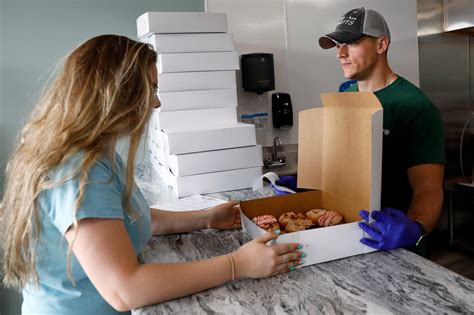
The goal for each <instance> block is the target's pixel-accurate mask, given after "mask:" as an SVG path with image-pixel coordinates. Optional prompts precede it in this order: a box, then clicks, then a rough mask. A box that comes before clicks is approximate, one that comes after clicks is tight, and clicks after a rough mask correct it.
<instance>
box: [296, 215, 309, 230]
mask: <svg viewBox="0 0 474 315" xmlns="http://www.w3.org/2000/svg"><path fill="white" fill-rule="evenodd" d="M303 217H304V216H303ZM294 223H295V224H296V225H300V226H302V227H304V229H307V228H309V227H310V226H311V225H313V222H312V221H311V220H308V219H306V218H304V219H303V218H298V219H296V220H295V221H294Z"/></svg>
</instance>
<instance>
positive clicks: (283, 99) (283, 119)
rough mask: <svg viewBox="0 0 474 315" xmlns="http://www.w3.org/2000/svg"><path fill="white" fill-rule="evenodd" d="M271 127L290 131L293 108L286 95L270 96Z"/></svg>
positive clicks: (275, 94)
mask: <svg viewBox="0 0 474 315" xmlns="http://www.w3.org/2000/svg"><path fill="white" fill-rule="evenodd" d="M272 117H273V127H275V128H280V129H291V127H292V126H293V108H292V106H291V98H290V94H288V93H273V94H272Z"/></svg>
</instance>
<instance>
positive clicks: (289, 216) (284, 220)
mask: <svg viewBox="0 0 474 315" xmlns="http://www.w3.org/2000/svg"><path fill="white" fill-rule="evenodd" d="M293 220H296V213H294V212H286V213H283V214H282V215H281V216H280V217H279V218H278V223H280V225H281V227H283V228H286V225H287V224H288V223H289V222H290V221H293Z"/></svg>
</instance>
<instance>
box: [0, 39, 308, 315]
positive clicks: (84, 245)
mask: <svg viewBox="0 0 474 315" xmlns="http://www.w3.org/2000/svg"><path fill="white" fill-rule="evenodd" d="M155 64H156V54H155V52H154V51H153V50H152V49H151V48H150V46H148V45H146V44H143V43H138V42H136V41H133V40H131V39H128V38H126V37H123V36H115V35H104V36H98V37H95V38H92V39H90V40H88V41H86V42H85V43H84V44H82V45H81V46H80V47H78V48H77V49H76V50H74V51H73V52H72V53H71V54H70V55H69V56H68V57H67V59H66V60H65V63H64V67H63V69H62V71H61V72H60V73H59V75H58V77H57V79H56V80H55V81H54V83H53V84H52V86H51V87H50V88H49V90H48V91H47V92H46V93H45V95H44V96H43V97H42V99H41V100H40V102H39V104H38V106H37V107H36V108H35V110H34V112H33V115H32V117H31V119H30V121H29V122H28V123H27V125H26V126H25V128H24V129H23V130H22V133H21V141H20V144H19V145H18V147H17V149H16V151H15V153H14V155H13V157H12V158H11V160H10V162H9V164H8V167H7V182H6V191H5V195H4V200H3V209H2V213H1V217H2V220H1V221H2V224H3V226H2V229H1V230H2V231H4V232H5V233H4V235H3V237H4V240H3V242H2V244H3V250H4V255H5V262H4V269H5V270H4V273H5V277H4V283H5V284H6V285H8V286H13V287H17V288H20V289H22V290H23V298H24V302H23V306H22V310H23V312H24V313H45V314H75V313H80V314H109V313H116V312H117V311H128V310H130V309H132V308H137V307H141V306H144V305H148V304H155V303H160V302H163V301H166V300H170V299H174V298H177V297H181V296H184V295H188V294H192V293H195V292H198V291H201V290H205V289H208V288H211V287H215V286H218V285H221V284H223V283H225V282H227V281H230V280H233V279H236V278H241V277H250V278H263V277H268V276H272V275H275V274H279V273H282V272H286V271H288V270H289V269H290V268H291V269H293V268H294V267H295V266H298V265H299V264H301V255H302V253H301V252H300V251H299V250H298V249H300V248H301V247H299V245H298V244H284V245H274V246H268V245H266V244H265V243H266V242H268V241H270V240H272V239H274V238H276V237H277V235H276V234H274V233H267V234H265V235H264V236H262V237H260V238H258V239H256V240H253V241H251V242H249V243H247V244H245V245H244V246H242V247H241V248H240V249H238V250H237V251H235V252H232V253H229V254H228V255H223V256H218V257H213V258H210V259H206V260H202V261H195V262H189V263H173V264H161V263H160V264H158V263H156V264H140V263H139V260H138V258H137V256H139V254H140V252H141V250H142V248H143V246H144V245H145V244H146V241H147V239H148V238H149V236H150V234H155V235H163V234H169V233H180V232H188V231H193V230H198V229H204V228H214V229H229V228H236V227H239V226H240V218H239V207H238V204H237V203H236V202H228V203H226V204H223V205H219V206H217V207H214V208H211V209H209V210H206V211H194V212H181V213H180V212H167V211H162V210H156V209H150V208H149V207H148V206H147V204H146V202H145V200H144V198H143V196H142V194H141V192H140V191H139V189H138V188H137V187H136V186H135V184H134V181H133V173H134V169H133V165H134V159H135V152H136V150H137V146H138V143H139V139H140V136H141V135H142V133H143V132H144V130H145V127H146V124H147V122H148V120H149V118H150V115H151V111H152V110H153V108H156V107H159V106H160V103H159V100H158V98H157V96H156V90H157V87H158V78H157V72H156V66H155ZM122 137H129V138H130V148H129V152H128V159H127V162H126V164H125V163H124V162H123V161H122V160H121V159H120V157H119V156H118V155H117V154H116V153H115V150H114V148H115V145H116V143H117V140H119V139H120V138H122Z"/></svg>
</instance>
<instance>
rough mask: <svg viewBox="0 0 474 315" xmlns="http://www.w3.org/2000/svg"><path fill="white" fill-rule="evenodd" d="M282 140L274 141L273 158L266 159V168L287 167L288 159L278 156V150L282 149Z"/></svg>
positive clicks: (275, 139)
mask: <svg viewBox="0 0 474 315" xmlns="http://www.w3.org/2000/svg"><path fill="white" fill-rule="evenodd" d="M281 147H282V144H281V139H280V137H275V138H274V139H273V151H272V157H271V158H270V157H269V158H266V159H265V160H264V161H263V165H264V166H265V168H278V167H283V166H285V165H286V158H285V157H284V156H278V148H281Z"/></svg>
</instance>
